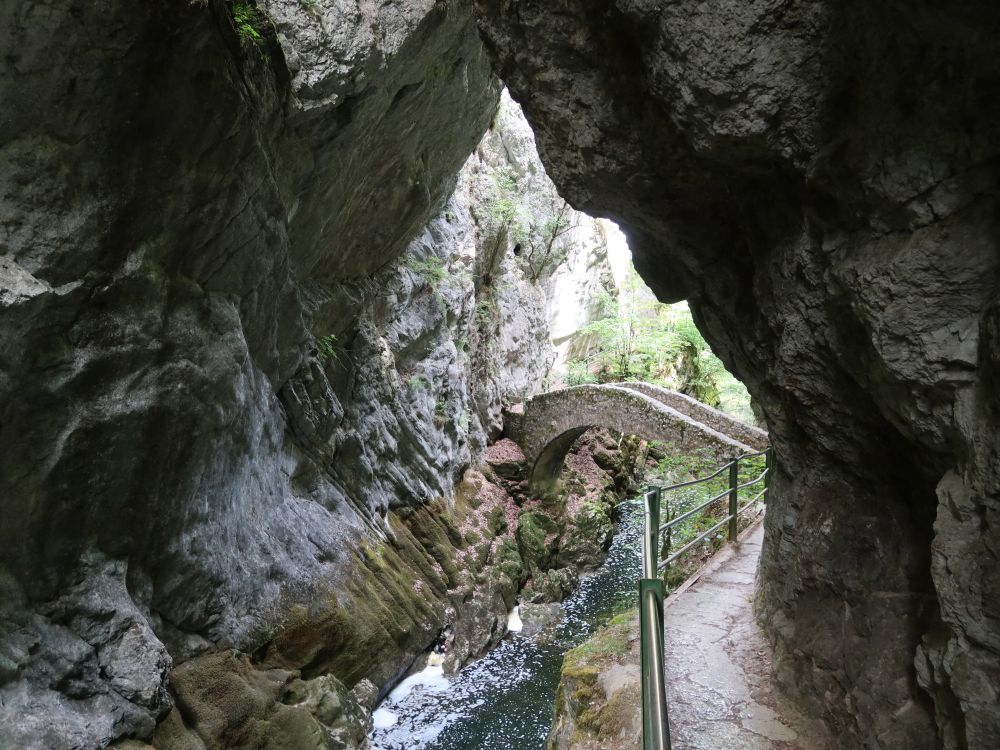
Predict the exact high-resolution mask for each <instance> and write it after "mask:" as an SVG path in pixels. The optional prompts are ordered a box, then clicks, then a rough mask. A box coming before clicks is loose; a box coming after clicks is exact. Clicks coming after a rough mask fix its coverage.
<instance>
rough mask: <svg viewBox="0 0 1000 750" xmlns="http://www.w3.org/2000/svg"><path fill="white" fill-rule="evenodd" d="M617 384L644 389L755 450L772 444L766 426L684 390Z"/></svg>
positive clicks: (665, 402)
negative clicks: (715, 407)
mask: <svg viewBox="0 0 1000 750" xmlns="http://www.w3.org/2000/svg"><path fill="white" fill-rule="evenodd" d="M617 385H618V387H621V388H628V389H629V390H633V391H638V392H639V393H644V394H645V395H647V396H649V397H650V398H654V399H656V400H657V401H659V402H660V403H661V404H664V405H666V406H669V407H670V408H672V409H676V410H677V411H679V412H681V414H685V415H687V416H688V417H690V418H691V419H693V420H694V421H695V422H700V423H701V424H703V425H705V426H707V427H711V428H712V429H713V430H715V431H716V432H721V433H722V434H723V435H728V436H729V437H731V438H733V439H734V440H738V441H740V442H741V443H745V444H746V445H749V446H751V447H752V448H754V450H758V451H762V450H764V449H765V448H767V446H769V445H770V444H771V442H770V440H768V437H767V430H762V429H760V427H754V426H753V425H751V424H747V423H746V422H743V421H741V420H739V419H737V418H736V417H732V416H730V415H729V414H726V413H725V412H724V411H719V410H718V409H713V408H712V407H711V406H708V405H706V404H703V403H702V402H701V401H699V400H698V399H696V398H692V397H691V396H688V395H687V394H686V393H678V392H677V391H671V390H669V389H667V388H664V387H662V386H659V385H653V384H652V383H618V384H617Z"/></svg>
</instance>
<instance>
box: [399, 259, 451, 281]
mask: <svg viewBox="0 0 1000 750" xmlns="http://www.w3.org/2000/svg"><path fill="white" fill-rule="evenodd" d="M406 267H407V268H408V269H410V271H412V272H413V273H414V274H416V275H417V276H418V277H419V278H420V279H422V280H423V282H424V283H425V284H427V286H429V287H431V288H432V289H437V288H438V286H439V285H440V284H441V282H442V281H444V279H445V277H446V276H447V275H448V272H447V271H446V270H445V267H444V261H443V260H441V259H440V258H439V257H437V256H436V255H432V256H430V257H429V258H425V259H423V260H420V259H418V258H413V257H411V258H410V259H409V260H407V261H406Z"/></svg>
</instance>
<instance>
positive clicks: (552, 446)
mask: <svg viewBox="0 0 1000 750" xmlns="http://www.w3.org/2000/svg"><path fill="white" fill-rule="evenodd" d="M667 393H671V392H669V391H667ZM713 411H714V410H713ZM719 414H721V412H719ZM723 416H724V415H723ZM718 423H719V424H720V425H723V424H724V422H722V421H719V422H718ZM739 424H740V425H742V423H739ZM743 426H744V427H748V426H747V425H743ZM590 427H606V428H608V429H611V430H615V431H617V432H622V433H626V434H632V435H639V436H640V437H643V438H645V439H647V440H669V441H672V442H674V443H675V444H678V445H680V446H681V447H683V448H684V449H688V450H693V449H697V448H700V447H708V448H710V449H712V450H713V451H715V452H716V453H717V455H718V456H719V457H720V459H728V458H731V457H734V456H737V455H740V454H742V453H750V452H753V451H754V450H756V447H755V445H756V436H753V435H752V434H751V433H746V434H747V435H748V436H749V437H754V438H755V440H754V442H753V443H746V442H743V441H741V440H739V439H734V438H733V437H730V436H729V435H727V434H725V433H724V432H721V431H719V430H717V429H714V428H713V427H712V426H710V425H707V424H704V423H703V422H701V421H698V420H696V419H692V418H691V417H690V416H688V415H687V414H685V413H683V412H681V411H680V410H678V409H676V408H674V407H672V406H670V405H669V404H667V403H665V401H664V400H663V399H657V398H654V397H653V396H651V395H648V394H647V393H644V392H641V391H640V390H638V389H636V388H627V387H623V386H622V385H618V384H606V385H578V386H573V387H570V388H563V389H560V390H558V391H551V392H549V393H544V394H541V395H539V396H536V397H535V398H533V399H531V400H530V401H528V402H527V403H525V404H524V408H523V413H520V414H518V413H511V414H508V415H507V434H508V435H509V436H510V437H511V438H513V439H514V440H515V441H516V442H517V443H518V444H519V445H520V446H521V448H522V450H523V451H524V453H525V456H526V457H527V459H528V461H529V462H530V463H531V464H532V470H531V487H532V490H533V491H535V492H538V493H544V492H545V491H547V490H549V489H551V488H552V487H553V486H554V484H555V482H556V481H557V480H558V478H559V473H560V471H561V470H562V466H563V459H564V458H565V457H566V453H567V452H569V449H570V447H571V446H572V445H573V442H574V441H575V440H576V439H577V438H578V437H579V436H580V435H581V434H583V433H584V432H585V431H586V430H587V429H588V428H590ZM765 441H766V434H765Z"/></svg>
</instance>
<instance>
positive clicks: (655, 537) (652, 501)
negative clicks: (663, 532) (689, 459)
mask: <svg viewBox="0 0 1000 750" xmlns="http://www.w3.org/2000/svg"><path fill="white" fill-rule="evenodd" d="M645 510H646V515H645V521H646V528H645V532H646V533H645V534H644V535H643V545H642V577H643V578H656V577H657V575H656V566H657V563H658V562H659V561H660V545H659V539H660V488H659V487H652V486H650V487H649V488H648V489H647V490H646V508H645Z"/></svg>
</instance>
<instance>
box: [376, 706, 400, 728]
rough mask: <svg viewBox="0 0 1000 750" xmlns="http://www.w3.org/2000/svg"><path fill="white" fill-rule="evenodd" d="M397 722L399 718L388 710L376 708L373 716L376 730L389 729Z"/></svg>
mask: <svg viewBox="0 0 1000 750" xmlns="http://www.w3.org/2000/svg"><path fill="white" fill-rule="evenodd" d="M397 721H399V717H398V716H396V714H394V713H393V712H392V711H390V710H388V709H386V708H376V709H375V713H373V714H372V726H373V727H374V728H375V729H388V728H389V727H391V726H393V725H394V724H395V723H396V722H397Z"/></svg>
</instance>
